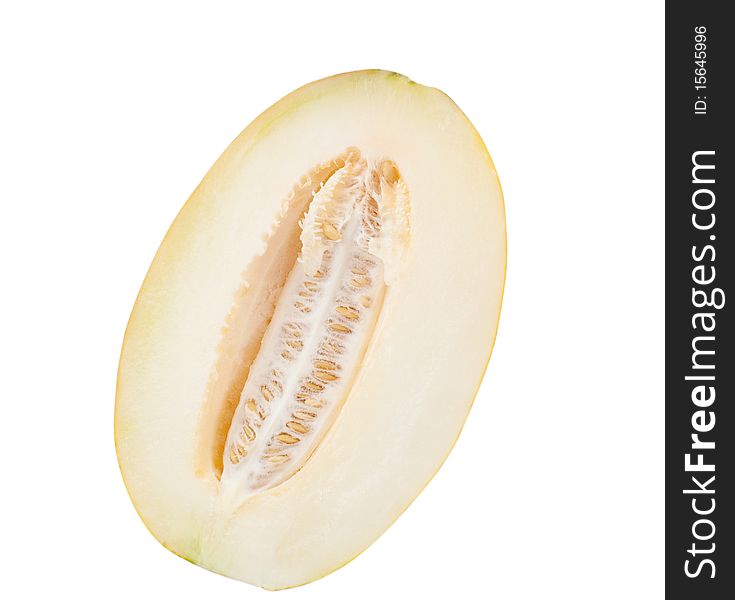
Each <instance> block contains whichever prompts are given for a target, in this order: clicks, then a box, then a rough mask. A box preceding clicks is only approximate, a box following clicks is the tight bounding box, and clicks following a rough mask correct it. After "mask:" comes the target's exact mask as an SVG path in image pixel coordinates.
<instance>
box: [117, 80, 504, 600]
mask: <svg viewBox="0 0 735 600" xmlns="http://www.w3.org/2000/svg"><path fill="white" fill-rule="evenodd" d="M350 147H357V148H359V149H360V151H361V152H362V153H363V154H364V155H366V156H371V157H379V158H382V157H384V158H387V159H390V160H392V161H393V162H394V163H395V164H396V165H398V168H399V169H400V172H401V177H402V178H403V179H404V180H405V182H406V184H407V186H408V189H409V190H410V199H411V243H410V250H409V251H408V253H407V255H406V256H405V260H404V261H403V262H402V266H401V269H400V272H398V273H397V274H396V275H395V278H394V279H395V280H394V281H393V282H392V283H391V285H390V286H389V287H388V288H387V291H386V293H385V297H384V301H383V305H382V308H381V310H380V314H379V317H378V321H377V324H376V327H375V330H374V331H373V332H372V335H371V338H370V341H369V345H368V348H367V351H366V353H365V356H364V359H363V362H362V364H361V367H360V369H359V371H358V373H357V375H356V379H355V381H354V383H353V385H352V386H351V389H350V392H349V395H348V397H347V398H346V401H345V402H344V405H343V407H342V410H341V412H340V413H339V416H338V417H337V420H336V422H335V423H334V424H333V425H332V427H331V428H330V429H329V431H328V432H327V433H326V436H325V437H324V438H323V439H322V441H321V443H320V444H319V446H318V448H317V449H316V451H315V452H314V453H313V454H312V455H311V457H310V458H309V460H308V461H307V462H306V464H305V465H304V467H303V468H302V469H301V470H300V471H298V472H297V473H296V474H295V475H294V476H293V477H291V478H289V479H288V480H286V481H285V482H284V483H281V484H280V485H277V486H276V487H273V488H272V489H268V490H266V491H264V492H262V493H260V494H256V495H253V496H250V497H248V498H247V500H246V501H245V502H244V503H243V504H242V505H239V506H235V507H233V506H231V505H230V504H229V503H223V502H222V498H221V497H220V494H219V480H218V475H219V474H218V473H217V471H216V468H214V467H213V466H212V465H211V464H210V463H209V462H208V461H207V460H203V459H202V452H203V450H202V448H203V447H206V446H212V443H211V440H208V439H207V440H206V441H205V442H202V433H201V432H202V422H203V418H204V417H203V414H205V415H206V414H208V413H207V407H206V406H205V402H207V398H208V394H209V393H210V391H211V390H210V389H209V388H210V386H211V381H212V374H213V371H214V369H215V366H216V365H217V364H218V360H221V356H220V352H221V349H222V348H221V344H222V336H223V326H224V324H225V323H227V322H228V314H229V313H230V311H231V309H232V307H233V302H234V301H235V299H236V298H237V297H238V294H242V290H243V289H255V287H257V286H256V285H255V284H256V282H248V281H246V282H243V273H245V272H246V268H247V267H248V265H249V264H251V263H252V261H253V259H254V258H255V257H256V256H257V255H259V254H261V253H263V252H264V251H265V250H266V243H265V240H266V239H267V238H268V236H269V235H271V234H272V233H273V229H274V224H275V223H277V222H278V221H279V219H281V218H282V217H283V209H284V203H285V202H286V199H287V196H288V193H289V190H290V189H292V187H293V186H294V183H296V181H297V180H298V178H299V177H300V176H302V175H304V174H305V173H309V172H310V171H312V170H313V169H314V167H315V166H316V165H319V164H322V163H324V162H325V161H329V160H332V159H333V158H334V157H336V156H339V155H340V154H341V153H343V152H344V151H345V149H346V148H350ZM271 239H272V238H271ZM504 271H505V222H504V213H503V204H502V194H501V191H500V187H499V184H498V180H497V176H496V173H495V170H494V167H493V165H492V162H491V160H490V157H489V156H488V154H487V151H486V150H485V148H484V146H483V144H482V141H481V139H480V138H479V136H478V135H477V133H476V131H475V130H474V129H473V127H472V125H471V124H470V123H469V121H468V120H467V119H466V118H465V117H464V115H463V114H462V113H461V112H460V111H459V109H458V108H457V107H456V105H454V103H452V101H451V100H450V99H449V98H448V97H447V96H445V95H444V94H442V93H441V92H439V91H437V90H435V89H432V88H426V87H423V86H420V85H417V84H415V83H413V82H410V81H409V80H407V79H406V78H404V77H401V76H398V75H395V74H391V73H387V72H383V71H363V72H356V73H349V74H345V75H340V76H336V77H333V78H330V79H326V80H321V81H318V82H315V83H313V84H310V85H308V86H306V87H304V88H301V89H300V90H297V91H296V92H294V93H293V94H291V95H290V96H288V97H286V98H285V99H283V100H281V101H280V102H279V103H277V104H276V105H274V106H273V107H272V108H271V109H269V110H268V111H266V112H265V113H264V114H263V115H261V116H260V117H259V118H258V119H257V120H256V121H254V122H253V123H252V124H251V125H250V126H249V127H248V128H247V129H246V130H245V131H244V132H243V134H241V135H240V136H239V137H238V139H237V140H235V142H233V144H232V145H231V146H230V147H229V148H228V149H227V151H226V152H225V153H224V154H223V156H222V157H221V158H220V159H219V160H218V161H217V163H216V164H215V165H214V166H213V167H212V169H211V170H210V172H209V173H208V174H207V176H206V177H205V179H204V181H203V182H202V184H201V185H200V186H199V187H198V188H197V190H196V191H195V193H194V194H193V195H192V197H191V199H190V200H189V201H188V202H187V204H186V206H185V207H184V208H183V210H182V211H181V213H180V214H179V216H178V217H177V219H176V221H175V222H174V224H173V225H172V227H171V229H170V231H169V233H168V234H167V236H166V238H165V240H164V242H163V244H162V245H161V248H160V249H159V251H158V254H157V255H156V258H155V260H154V262H153V265H152V266H151V269H150V271H149V273H148V276H147V277H146V281H145V283H144V285H143V288H142V289H141V292H140V295H139V298H138V300H137V302H136V305H135V308H134V310H133V314H132V316H131V319H130V323H129V325H128V330H127V332H126V336H125V343H124V347H123V352H122V358H121V364H120V371H119V378H118V396H117V403H116V420H115V432H116V442H117V448H118V456H119V460H120V465H121V469H122V472H123V476H124V479H125V482H126V485H127V488H128V491H129V493H130V495H131V498H132V499H133V502H134V504H135V506H136V508H137V510H138V512H139V513H140V515H141V517H142V519H143V520H144V522H145V523H146V525H147V526H148V528H149V529H150V530H151V531H152V533H153V534H154V535H155V536H156V537H157V538H158V539H159V541H161V543H163V544H164V545H165V546H166V547H168V548H170V549H171V550H172V551H174V552H176V553H177V554H179V555H181V556H183V557H185V558H187V559H188V560H191V561H192V562H195V563H198V564H201V565H202V566H204V567H206V568H208V569H211V570H213V571H216V572H218V573H222V574H224V575H228V576H230V577H234V578H237V579H241V580H243V581H247V582H249V583H253V584H256V585H260V586H262V587H266V588H270V589H278V588H284V587H291V586H295V585H300V584H303V583H307V582H309V581H312V580H314V579H317V578H319V577H321V576H323V575H325V574H327V573H329V572H331V571H332V570H334V569H336V568H338V567H339V566H341V565H343V564H345V563H346V562H348V561H349V560H350V559H352V558H353V557H354V556H356V555H357V554H358V553H360V552H361V551H362V550H364V549H365V548H366V547H367V546H368V545H369V544H370V543H371V542H372V541H374V540H375V539H376V538H377V537H378V536H379V535H380V534H381V533H382V532H383V531H385V529H387V528H388V527H389V526H390V524H391V523H392V522H393V521H394V520H395V519H396V518H397V517H398V515H399V514H400V513H401V512H402V511H403V510H405V508H406V507H407V506H408V505H409V504H410V502H411V501H412V500H413V499H414V498H415V497H416V495H417V494H418V493H419V492H420V491H421V489H422V488H423V487H424V486H425V485H426V483H427V482H428V481H429V479H430V478H431V477H432V476H433V474H434V473H435V472H436V471H437V469H438V468H439V466H440V465H441V463H442V461H443V460H444V459H445V458H446V455H447V454H448V452H449V450H450V449H451V447H452V445H453V443H454V441H455V440H456V438H457V436H458V435H459V432H460V430H461V427H462V424H463V423H464V420H465V418H466V416H467V412H468V410H469V408H470V405H471V403H472V400H473V398H474V395H475V393H476V390H477V387H478V385H479V382H480V379H481V377H482V374H483V372H484V369H485V366H486V363H487V360H488V358H489V354H490V351H491V347H492V343H493V340H494V337H495V332H496V327H497V321H498V315H499V312H500V303H501V298H502V286H503V280H504ZM248 285H251V288H248ZM243 286H245V288H244V287H243ZM213 414H214V413H213ZM213 418H214V417H206V418H205V421H206V419H210V420H212V419H213ZM205 451H206V448H205ZM444 517H447V518H448V515H444ZM436 518H443V516H442V515H437V516H436Z"/></svg>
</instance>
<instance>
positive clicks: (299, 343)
mask: <svg viewBox="0 0 735 600" xmlns="http://www.w3.org/2000/svg"><path fill="white" fill-rule="evenodd" d="M304 185H314V183H313V182H311V183H309V184H306V183H305V184H304ZM408 215H409V204H408V189H407V187H406V186H405V183H404V182H403V181H402V179H401V177H400V173H399V171H398V168H397V167H396V165H395V164H394V163H392V162H391V161H377V162H368V161H367V160H366V159H364V158H363V157H362V156H361V155H360V153H359V151H357V150H356V149H351V150H350V151H348V152H347V153H346V154H345V158H344V159H343V160H342V161H341V162H340V166H339V168H336V170H334V171H333V172H332V173H331V175H329V176H328V178H327V179H326V180H325V181H323V182H322V184H321V186H320V187H319V188H318V189H317V190H316V191H315V192H313V198H312V200H311V202H310V204H309V206H308V209H307V210H306V212H305V214H304V216H303V218H302V220H301V222H300V225H301V236H300V241H301V252H300V254H299V256H298V259H297V260H296V262H295V264H294V265H293V268H292V270H291V272H290V274H289V275H288V277H287V278H286V280H285V283H284V284H283V285H282V287H281V288H280V291H279V295H278V298H277V301H276V303H275V310H274V312H273V315H272V317H271V318H270V323H269V325H268V326H267V328H266V330H265V333H264V335H263V338H262V340H261V343H260V349H259V351H258V353H257V356H255V359H254V360H253V362H252V364H251V365H250V367H249V371H248V375H247V379H246V380H245V383H244V386H243V388H242V393H241V396H240V401H239V404H238V406H237V408H236V410H235V412H234V415H233V417H232V421H231V423H230V425H229V431H228V434H227V440H226V444H225V447H224V461H223V462H224V468H223V471H222V476H221V485H222V486H223V487H229V486H233V487H234V488H235V489H238V490H239V492H238V494H239V496H238V497H242V498H246V497H247V496H248V495H250V494H253V493H257V492H259V491H262V490H264V489H269V488H272V487H274V486H276V485H279V484H280V483H282V482H283V481H285V480H286V479H288V478H289V477H291V476H292V475H293V474H294V473H296V472H297V471H298V470H299V469H301V468H302V467H303V466H304V464H305V463H306V462H307V461H308V460H309V458H310V457H311V455H312V453H313V452H314V451H315V449H317V447H318V445H319V442H320V441H321V440H322V439H323V437H324V435H325V433H326V431H327V430H328V429H329V427H330V426H331V424H332V423H333V422H334V420H335V418H336V416H337V414H338V412H339V409H340V408H341V406H342V405H343V403H344V402H345V400H346V399H347V398H348V396H349V392H350V386H351V385H352V382H353V381H354V378H355V375H356V372H357V370H358V369H359V368H360V364H361V362H362V357H363V354H364V352H365V350H366V348H367V346H368V342H369V341H370V338H371V336H372V333H373V330H374V328H375V323H376V320H377V318H378V316H379V313H380V307H381V305H382V299H383V295H384V293H385V289H386V284H387V283H388V282H387V278H386V274H395V273H396V272H397V269H398V267H399V266H400V265H399V263H400V260H401V256H402V254H401V252H403V251H404V250H405V247H406V245H407V240H408V234H409V223H408ZM389 263H390V264H389ZM392 276H393V275H391V277H392Z"/></svg>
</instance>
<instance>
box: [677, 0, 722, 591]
mask: <svg viewBox="0 0 735 600" xmlns="http://www.w3.org/2000/svg"><path fill="white" fill-rule="evenodd" d="M731 8H732V7H731V5H730V4H729V3H726V2H714V1H712V2H707V1H703V0H700V1H699V2H671V3H669V4H668V6H667V10H666V218H665V225H666V417H665V426H666V595H667V597H669V598H691V599H694V600H709V599H719V598H727V599H728V600H733V599H735V549H734V548H735V535H733V518H732V515H733V513H735V494H733V479H735V468H734V467H735V461H734V460H733V445H735V426H734V423H733V421H734V419H735V394H734V392H735V386H734V385H733V380H734V379H735V358H734V357H735V354H734V353H733V340H735V335H733V316H732V315H733V310H734V308H735V285H733V280H734V279H735V252H733V246H734V245H735V230H734V228H733V223H734V218H735V217H734V212H735V211H733V205H735V188H734V187H733V179H735V164H734V163H733V145H735V135H734V133H735V132H733V127H732V121H731V118H730V113H731V111H732V110H734V109H735V95H734V94H733V88H734V87H735V86H734V85H733V83H734V82H733V79H734V78H735V68H734V67H735V65H733V58H735V57H734V56H733V45H734V40H735V23H734V22H733V20H732V18H731V17H728V16H727V15H726V10H727V12H728V13H729V10H730V9H731ZM697 86H699V87H697ZM713 444H714V447H712V445H713ZM713 478H714V479H713Z"/></svg>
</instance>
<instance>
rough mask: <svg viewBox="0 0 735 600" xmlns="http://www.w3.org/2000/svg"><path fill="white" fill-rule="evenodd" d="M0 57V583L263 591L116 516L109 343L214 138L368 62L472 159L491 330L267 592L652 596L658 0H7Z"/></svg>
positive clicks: (659, 335)
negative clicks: (442, 436) (457, 117)
mask: <svg viewBox="0 0 735 600" xmlns="http://www.w3.org/2000/svg"><path fill="white" fill-rule="evenodd" d="M411 4H413V6H414V7H413V8H411V7H410V6H409V5H411ZM0 56H1V57H2V58H0V61H1V63H0V87H1V88H2V92H0V106H1V110H0V125H1V128H0V169H1V171H0V177H1V178H2V179H1V183H2V187H1V188H0V199H1V202H2V213H1V214H2V218H1V219H0V222H1V223H2V225H1V227H2V230H1V234H0V260H1V261H2V280H1V281H2V284H1V289H2V295H1V296H0V298H1V300H0V302H2V310H1V311H0V319H1V322H0V343H1V344H2V365H3V368H2V373H3V374H2V377H1V378H0V398H2V409H1V413H0V414H1V417H0V461H2V465H1V466H2V494H1V495H0V503H1V504H2V523H3V525H2V533H1V535H2V543H0V560H1V561H2V564H3V575H2V577H0V590H2V593H1V594H0V595H2V596H3V597H5V598H43V597H54V598H57V597H62V598H64V597H69V598H72V597H73V598H101V597H104V598H113V599H115V598H129V597H131V596H132V597H137V598H156V597H165V598H179V599H186V598H224V597H229V598H234V597H247V598H265V597H269V596H267V593H266V592H264V591H262V590H260V589H257V588H254V587H251V586H248V585H246V584H243V583H239V582H236V581H231V580H228V579H225V578H223V577H220V576H218V575H214V574H212V573H209V572H208V571H205V570H203V569H200V568H198V567H195V566H193V565H191V564H189V563H187V562H185V561H184V560H181V559H180V558H178V557H176V556H174V555H173V554H171V553H169V552H168V551H166V550H165V549H164V548H163V547H161V546H160V545H159V544H158V543H157V542H156V541H155V540H154V539H153V538H152V537H151V536H150V534H149V533H148V532H147V530H146V529H145V527H144V526H143V524H142V523H141V521H140V520H139V518H138V516H137V514H136V513H135V511H134V509H133V507H132V505H131V503H130V501H129V499H128V497H127V494H126V492H125V488H124V486H123V483H122V479H121V477H120V474H119V471H118V468H117V463H116V458H115V450H114V443H113V431H112V426H113V405H114V392H115V377H116V368H117V359H118V354H119V350H120V345H121V342H122V336H123V332H124V329H125V325H126V322H127V318H128V315H129V312H130V309H131V307H132V305H133V301H134V299H135V295H136V294H137V291H138V288H139V285H140V283H141V281H142V279H143V276H144V275H145V272H146V270H147V268H148V265H149V263H150V260H151V259H152V257H153V255H154V253H155V251H156V248H157V246H158V244H159V242H160V240H161V239H162V237H163V234H164V232H165V231H166V229H167V227H168V226H169V224H170V222H171V221H172V219H173V218H174V216H175V215H176V213H177V211H178V210H179V208H180V207H181V205H182V204H183V202H184V201H185V200H186V198H187V197H188V195H189V194H190V193H191V192H192V190H193V189H194V187H195V186H196V185H197V183H198V182H199V180H200V179H201V177H202V176H203V175H204V173H205V172H206V170H207V169H208V168H209V166H210V165H211V163H212V162H213V161H214V160H215V159H216V158H217V156H218V155H219V154H220V152H221V151H222V150H223V149H224V148H225V146H227V144H228V143H229V142H230V141H231V140H232V139H233V138H234V137H235V136H236V135H237V134H238V133H239V131H240V130H241V129H242V128H244V126H245V125H247V123H248V122H249V121H250V120H252V119H253V118H254V117H256V116H257V115H258V114H259V113H260V112H261V111H262V110H264V109H265V108H267V107H268V106H269V105H270V104H272V103H273V102H275V101H276V100H278V99H279V98H280V97H281V96H283V95H285V94H286V93H288V92H289V91H291V90H292V89H294V88H296V87H298V86H300V85H302V84H304V83H307V82H309V81H311V80H314V79H317V78H321V77H324V76H328V75H332V74H335V73H339V72H343V71H348V70H355V69H361V68H371V67H378V68H384V69H390V70H395V71H399V72H402V73H404V74H406V75H408V76H409V77H411V78H412V79H414V80H416V81H418V82H419V83H424V84H427V85H432V86H436V87H439V88H441V89H442V90H444V91H445V92H447V93H448V94H449V95H450V96H451V97H452V98H453V99H454V100H455V101H456V102H457V103H458V104H459V106H460V107H461V108H462V109H463V110H464V111H465V112H466V113H467V115H468V116H469V117H470V119H471V120H472V121H473V123H474V125H475V126H476V127H477V129H478V130H479V131H480V133H481V134H482V136H483V137H484V139H485V142H486V144H487V146H488V148H489V149H490V152H491V153H492V155H493V158H494V160H495V163H496V166H497V168H498V171H499V173H500V177H501V181H502V184H503V188H504V192H505V198H506V204H507V218H508V232H509V262H508V279H507V287H506V297H505V303H504V308H503V314H502V318H501V324H500V332H499V335H498V338H497V345H496V348H495V352H494V355H493V357H492V360H491V362H490V367H489V370H488V372H487V375H486V378H485V381H484V384H483V386H482V388H481V391H480V394H479V397H478V398H477V401H476V403H475V407H474V409H473V411H472V413H471V415H470V418H469V420H468V422H467V425H466V427H465V430H464V433H463V434H462V436H461V438H460V440H459V442H458V444H457V446H456V448H455V450H454V452H453V453H452V455H451V457H450V458H449V460H448V461H447V462H446V464H445V466H444V468H443V469H442V470H441V471H440V473H439V474H438V475H437V477H436V478H435V479H434V480H433V482H432V483H431V484H430V485H429V487H428V488H427V489H426V490H425V492H424V493H423V494H422V495H421V496H420V497H419V498H418V499H417V500H416V501H415V502H414V504H413V505H412V506H411V508H410V509H409V510H408V511H407V512H406V513H405V514H404V515H403V516H402V517H401V518H400V519H399V520H398V522H397V523H396V524H395V525H394V526H393V527H392V528H391V529H390V530H389V531H388V532H387V533H386V534H385V535H383V536H382V537H381V538H380V539H379V540H378V541H377V542H376V543H375V544H374V545H373V546H372V547H370V548H369V549H368V550H367V551H366V552H365V553H364V554H362V555H361V556H360V557H358V558H357V559H356V560H354V561H353V562H352V563H350V564H349V565H348V566H346V567H345V568H343V569H341V570H339V571H337V572H336V573H334V574H332V575H330V576H328V577H327V578H325V579H322V580H320V581H318V582H315V583H313V584H310V585H308V586H306V587H302V588H299V589H295V590H290V591H286V592H281V593H279V594H282V595H283V597H284V598H294V599H301V598H320V599H324V598H345V597H348V598H352V599H361V598H370V599H373V598H376V597H377V598H417V597H427V596H428V597H448V598H449V597H451V598H455V597H456V598H463V597H484V598H503V599H513V598H523V599H526V598H528V599H536V598H564V599H576V598H584V599H588V598H595V599H598V598H616V599H617V598H622V597H625V598H645V599H649V598H654V597H661V596H662V592H663V551H664V538H663V348H664V341H663V207H664V201H663V146H664V144H663V140H664V138H663V123H664V120H663V58H664V56H663V3H662V2H653V3H644V2H640V1H636V2H628V1H621V2H617V3H614V4H605V5H602V4H600V3H596V2H588V1H579V2H571V1H566V2H565V1H560V2H546V1H542V2H512V1H508V0H506V1H503V2H461V1H458V0H452V1H450V2H446V3H431V2H426V1H424V2H416V3H409V2H404V3H399V2H382V1H376V0H372V1H370V2H366V3H358V2H353V3H347V2H344V1H342V2H323V1H322V2H320V1H317V0H314V1H312V2H294V3H293V4H289V3H277V2H266V1H263V2H249V3H248V2H233V3H219V2H211V1H209V2H200V3H197V4H188V3H182V2H171V3H160V2H158V3H157V2H130V1H129V2H118V3H111V2H107V3H104V2H89V3H86V4H83V3H79V2H47V3H37V2H7V3H6V2H3V3H2V8H1V9H0ZM279 597H280V595H279Z"/></svg>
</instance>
